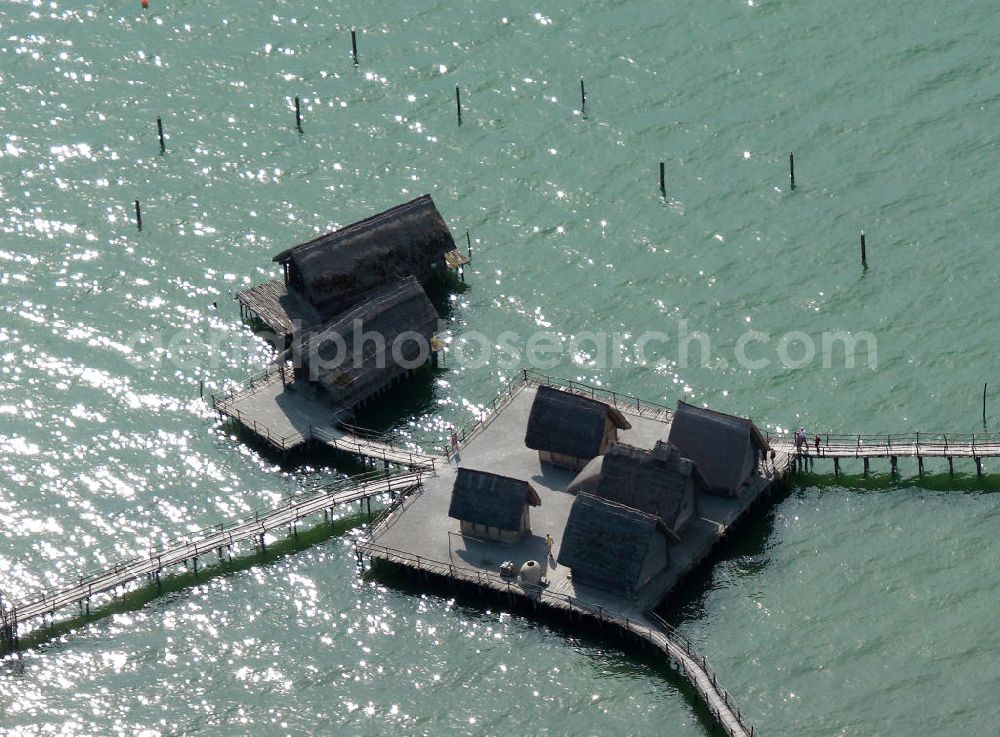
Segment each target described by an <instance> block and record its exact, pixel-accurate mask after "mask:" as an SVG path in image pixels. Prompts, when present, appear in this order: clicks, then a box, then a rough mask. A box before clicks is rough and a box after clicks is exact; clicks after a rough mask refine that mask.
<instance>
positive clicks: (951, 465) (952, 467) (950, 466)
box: [948, 456, 955, 476]
mask: <svg viewBox="0 0 1000 737" xmlns="http://www.w3.org/2000/svg"><path fill="white" fill-rule="evenodd" d="M948 473H949V475H951V476H954V475H955V462H954V461H953V460H952V457H951V456H948Z"/></svg>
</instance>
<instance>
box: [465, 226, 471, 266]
mask: <svg viewBox="0 0 1000 737" xmlns="http://www.w3.org/2000/svg"><path fill="white" fill-rule="evenodd" d="M465 242H466V244H467V245H468V246H469V263H470V264H471V263H472V236H470V235H469V229H468V228H466V229H465Z"/></svg>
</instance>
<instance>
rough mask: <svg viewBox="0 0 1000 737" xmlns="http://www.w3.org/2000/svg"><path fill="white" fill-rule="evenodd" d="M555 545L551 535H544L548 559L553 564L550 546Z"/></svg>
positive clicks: (553, 558)
mask: <svg viewBox="0 0 1000 737" xmlns="http://www.w3.org/2000/svg"><path fill="white" fill-rule="evenodd" d="M555 544H556V541H555V540H553V539H552V535H550V534H549V533H547V532H546V533H545V547H546V548H548V549H549V559H550V560H551V561H552V562H553V563H554V562H555V560H556V559H555V557H554V556H553V555H552V546H553V545H555Z"/></svg>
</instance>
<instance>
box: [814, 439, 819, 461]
mask: <svg viewBox="0 0 1000 737" xmlns="http://www.w3.org/2000/svg"><path fill="white" fill-rule="evenodd" d="M813 443H815V445H816V455H817V457H818V456H819V443H820V440H819V435H817V436H816V437H815V438H813Z"/></svg>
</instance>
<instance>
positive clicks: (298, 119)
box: [295, 95, 302, 133]
mask: <svg viewBox="0 0 1000 737" xmlns="http://www.w3.org/2000/svg"><path fill="white" fill-rule="evenodd" d="M295 127H296V128H297V129H298V131H299V133H301V132H302V105H301V104H300V103H299V96H298V95H296V96H295Z"/></svg>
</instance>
